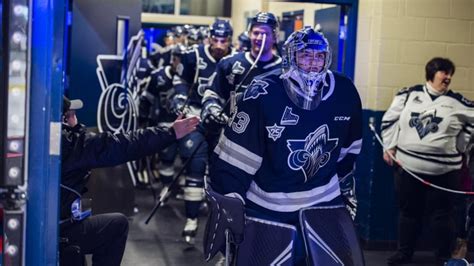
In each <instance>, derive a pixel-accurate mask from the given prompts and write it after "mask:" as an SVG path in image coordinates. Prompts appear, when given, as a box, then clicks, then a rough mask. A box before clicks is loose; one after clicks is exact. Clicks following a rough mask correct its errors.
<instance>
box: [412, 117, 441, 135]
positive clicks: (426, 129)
mask: <svg viewBox="0 0 474 266" xmlns="http://www.w3.org/2000/svg"><path fill="white" fill-rule="evenodd" d="M441 121H443V118H441V117H437V116H436V110H429V111H425V112H422V113H415V112H412V113H411V118H410V121H409V122H408V124H409V125H410V127H414V128H415V129H416V132H418V136H419V137H420V139H423V138H424V137H425V136H426V135H428V134H430V133H434V132H436V131H438V129H439V127H438V124H439V123H441Z"/></svg>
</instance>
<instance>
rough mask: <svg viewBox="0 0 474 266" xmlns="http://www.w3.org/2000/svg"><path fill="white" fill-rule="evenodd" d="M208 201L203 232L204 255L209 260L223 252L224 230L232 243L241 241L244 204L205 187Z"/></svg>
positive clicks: (224, 243)
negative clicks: (206, 217) (207, 212)
mask: <svg viewBox="0 0 474 266" xmlns="http://www.w3.org/2000/svg"><path fill="white" fill-rule="evenodd" d="M205 193H206V197H207V200H208V202H209V217H208V219H207V224H206V229H205V232H204V241H203V245H204V257H205V259H206V261H209V260H211V259H212V258H213V257H214V256H215V255H216V254H217V253H218V252H219V251H223V252H225V247H226V231H227V232H228V233H229V236H230V238H231V240H232V242H233V243H235V244H239V243H240V242H242V235H243V232H244V224H245V219H244V205H243V203H242V201H241V200H240V199H237V198H232V197H226V196H224V195H221V194H219V193H217V192H215V191H213V190H212V188H211V187H210V186H207V188H206V189H205Z"/></svg>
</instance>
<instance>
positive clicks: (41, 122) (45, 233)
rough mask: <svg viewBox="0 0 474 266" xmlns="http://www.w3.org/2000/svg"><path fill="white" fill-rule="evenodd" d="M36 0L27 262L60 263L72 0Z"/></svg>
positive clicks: (31, 63) (31, 30) (31, 98)
mask: <svg viewBox="0 0 474 266" xmlns="http://www.w3.org/2000/svg"><path fill="white" fill-rule="evenodd" d="M31 2H32V3H31V4H30V7H31V10H30V12H31V16H32V20H31V21H32V23H30V27H31V29H30V36H31V41H30V46H29V49H30V50H29V52H30V59H31V61H30V72H29V84H30V85H29V123H28V128H29V130H28V134H29V136H28V154H27V156H28V161H29V164H28V189H27V193H28V194H27V196H28V200H27V210H26V211H27V216H26V217H27V220H26V253H25V259H26V263H25V265H57V261H58V258H57V256H58V255H57V254H58V209H59V183H60V181H59V180H60V158H59V152H57V151H58V147H59V145H60V142H59V141H60V136H61V134H60V133H61V132H60V128H61V127H60V126H61V121H60V119H61V113H62V112H61V110H62V109H61V105H62V94H63V90H64V75H63V73H64V71H63V70H64V66H63V57H64V55H63V50H64V49H63V46H64V28H65V26H64V23H65V12H66V3H65V2H66V1H64V0H34V1H31ZM51 136H52V137H51ZM56 145H57V146H56Z"/></svg>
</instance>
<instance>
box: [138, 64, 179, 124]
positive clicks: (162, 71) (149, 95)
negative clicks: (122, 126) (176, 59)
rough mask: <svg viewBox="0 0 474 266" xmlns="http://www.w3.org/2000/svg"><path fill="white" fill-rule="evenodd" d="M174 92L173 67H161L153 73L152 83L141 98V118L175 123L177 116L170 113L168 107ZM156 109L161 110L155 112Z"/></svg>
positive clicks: (151, 76)
mask: <svg viewBox="0 0 474 266" xmlns="http://www.w3.org/2000/svg"><path fill="white" fill-rule="evenodd" d="M173 92H174V90H173V74H172V71H171V66H166V67H161V68H159V69H156V70H154V71H153V72H151V75H150V83H149V84H148V87H147V88H146V90H145V91H143V93H142V94H141V95H140V98H139V99H140V101H139V102H140V103H139V116H140V117H141V118H151V119H152V120H154V121H155V122H173V121H174V120H175V119H176V115H175V114H173V113H171V112H170V111H169V106H168V103H169V98H170V97H171V95H172V93H173ZM155 103H158V104H155ZM156 105H157V106H156ZM156 107H158V108H159V109H158V110H154V109H155V108H156Z"/></svg>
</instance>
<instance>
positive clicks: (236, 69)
mask: <svg viewBox="0 0 474 266" xmlns="http://www.w3.org/2000/svg"><path fill="white" fill-rule="evenodd" d="M244 71H245V68H244V67H242V65H241V63H240V62H239V61H237V62H235V63H234V64H233V65H232V71H231V73H230V74H229V75H227V76H226V79H227V81H228V82H229V84H231V85H234V81H235V75H242V74H243V73H244Z"/></svg>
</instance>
